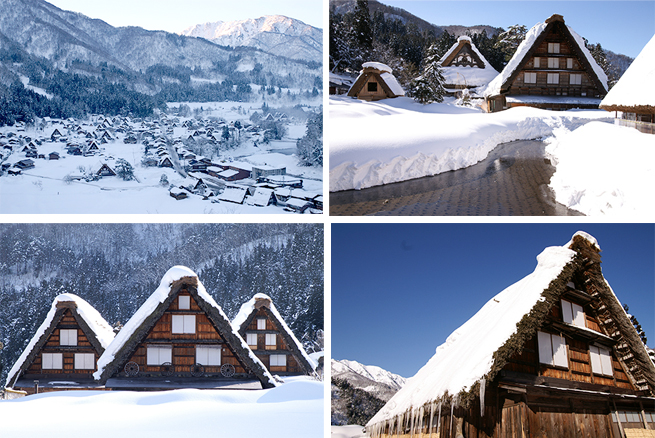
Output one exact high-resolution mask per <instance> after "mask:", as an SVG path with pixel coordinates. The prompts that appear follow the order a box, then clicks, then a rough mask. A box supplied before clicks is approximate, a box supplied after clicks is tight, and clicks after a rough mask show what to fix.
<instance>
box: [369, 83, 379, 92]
mask: <svg viewBox="0 0 655 438" xmlns="http://www.w3.org/2000/svg"><path fill="white" fill-rule="evenodd" d="M367 85H368V88H367V90H368V92H369V93H375V92H377V91H378V83H377V82H368V84H367Z"/></svg>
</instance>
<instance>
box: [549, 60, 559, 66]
mask: <svg viewBox="0 0 655 438" xmlns="http://www.w3.org/2000/svg"><path fill="white" fill-rule="evenodd" d="M548 68H559V58H548Z"/></svg>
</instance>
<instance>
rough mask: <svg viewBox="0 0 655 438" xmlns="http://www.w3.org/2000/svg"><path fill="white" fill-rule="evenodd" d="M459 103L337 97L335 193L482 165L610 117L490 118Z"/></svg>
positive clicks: (540, 113) (538, 113) (512, 112)
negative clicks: (498, 154)
mask: <svg viewBox="0 0 655 438" xmlns="http://www.w3.org/2000/svg"><path fill="white" fill-rule="evenodd" d="M453 103H454V99H453V98H449V99H446V100H445V102H444V103H435V104H430V105H422V104H419V103H417V102H415V101H413V100H412V99H410V98H404V97H399V98H395V99H386V100H382V101H378V102H365V101H361V100H356V99H352V98H350V97H340V96H330V126H329V133H330V134H329V144H330V191H340V190H350V189H363V188H366V187H372V186H376V185H382V184H388V183H393V182H398V181H405V180H408V179H413V178H420V177H423V176H429V175H436V174H438V173H442V172H447V171H449V170H456V169H461V168H464V167H467V166H470V165H472V164H475V163H477V162H478V161H481V160H482V159H484V158H485V157H486V156H487V154H488V153H489V151H491V150H492V149H493V148H494V147H496V146H497V145H499V144H500V143H505V142H508V141H514V140H527V139H533V138H541V137H547V136H550V135H551V134H552V133H553V129H554V128H558V127H566V128H567V129H573V128H575V127H577V126H580V125H582V124H584V123H587V122H588V121H590V120H594V119H606V120H610V119H611V115H610V114H609V113H607V112H606V111H602V110H586V111H579V110H578V111H565V112H554V111H547V110H541V109H537V108H529V107H521V108H512V109H509V110H506V111H501V112H498V113H492V114H486V113H483V112H482V111H481V110H480V109H477V108H466V107H459V106H455V105H454V104H453Z"/></svg>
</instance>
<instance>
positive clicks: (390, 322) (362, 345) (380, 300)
mask: <svg viewBox="0 0 655 438" xmlns="http://www.w3.org/2000/svg"><path fill="white" fill-rule="evenodd" d="M578 230H584V231H586V232H588V233H590V234H591V235H593V236H594V237H596V239H597V240H598V243H599V245H600V247H601V249H602V252H601V256H602V260H603V265H602V267H603V273H604V275H605V278H606V279H607V281H608V282H609V284H610V285H611V286H612V289H613V290H614V292H615V293H616V295H617V296H618V298H619V300H620V301H621V302H622V303H625V304H628V305H629V306H630V311H631V313H633V314H634V315H635V316H636V317H637V319H638V320H639V322H640V323H641V324H642V327H643V328H644V330H645V331H646V335H647V336H648V337H649V344H650V345H651V346H653V345H655V342H654V341H655V331H654V324H655V323H654V321H653V320H654V317H653V315H655V271H654V268H655V225H653V224H628V225H624V224H332V231H331V234H332V249H331V251H332V267H331V269H332V274H331V282H332V286H331V303H332V304H331V306H332V307H331V308H332V331H331V333H332V357H333V358H334V359H350V360H356V361H358V362H361V363H364V364H366V365H377V366H381V367H382V368H385V369H387V370H389V371H391V372H394V373H397V374H400V375H402V376H405V377H410V376H412V375H414V374H415V373H416V372H417V371H418V370H419V368H420V367H422V366H423V365H424V364H425V363H426V362H427V361H428V359H429V358H430V357H432V355H433V354H434V351H435V349H436V347H437V346H439V345H440V344H442V343H443V342H444V341H445V340H446V338H447V337H448V335H450V334H451V333H452V332H453V331H454V330H455V329H456V328H458V327H459V326H460V325H462V324H463V323H464V322H466V321H467V320H468V319H469V318H470V317H471V316H473V315H474V314H475V313H476V312H477V311H478V310H479V309H480V308H481V307H482V306H483V305H484V304H485V303H486V302H487V301H488V300H490V299H491V298H492V297H493V296H495V295H496V294H497V293H498V292H500V291H502V290H503V289H505V288H506V287H507V286H509V285H511V284H513V283H515V282H517V281H518V280H520V279H521V278H523V277H525V276H526V275H528V274H530V273H531V272H532V271H533V270H534V268H535V267H536V264H537V262H536V257H537V255H538V254H539V253H540V252H541V251H542V250H543V249H544V248H546V247H548V246H561V245H564V244H566V243H567V242H568V241H569V240H570V239H571V237H572V236H573V234H574V233H575V232H576V231H578Z"/></svg>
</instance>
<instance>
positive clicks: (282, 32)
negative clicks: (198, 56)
mask: <svg viewBox="0 0 655 438" xmlns="http://www.w3.org/2000/svg"><path fill="white" fill-rule="evenodd" d="M180 34H181V35H185V36H193V37H199V38H204V39H207V40H210V41H212V42H214V43H216V44H219V45H221V46H231V47H240V46H246V47H254V48H257V49H260V50H263V51H265V52H268V53H272V54H274V55H277V56H284V57H286V58H291V59H301V60H305V61H315V62H321V60H322V59H323V43H322V41H323V33H322V31H321V29H318V28H316V27H313V26H310V25H308V24H305V23H303V22H302V21H300V20H296V19H293V18H289V17H285V16H283V15H267V16H264V17H260V18H255V19H248V20H239V21H217V22H213V23H205V24H197V25H195V26H191V27H189V28H188V29H185V30H183V31H182V32H180Z"/></svg>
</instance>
